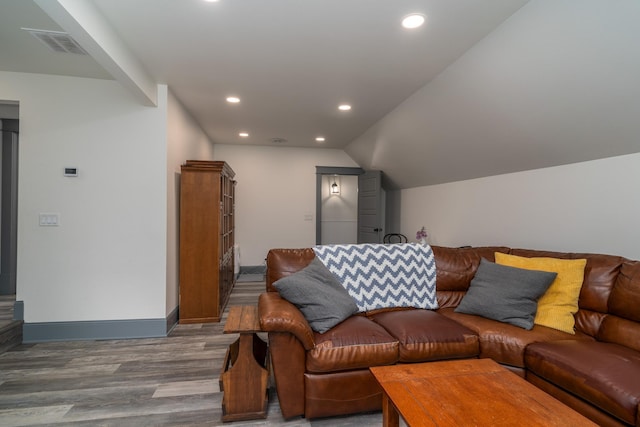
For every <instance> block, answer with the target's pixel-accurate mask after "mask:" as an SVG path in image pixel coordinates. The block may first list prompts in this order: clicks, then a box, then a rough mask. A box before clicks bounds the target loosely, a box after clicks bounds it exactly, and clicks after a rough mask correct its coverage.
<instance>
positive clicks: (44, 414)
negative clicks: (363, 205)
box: [0, 282, 382, 427]
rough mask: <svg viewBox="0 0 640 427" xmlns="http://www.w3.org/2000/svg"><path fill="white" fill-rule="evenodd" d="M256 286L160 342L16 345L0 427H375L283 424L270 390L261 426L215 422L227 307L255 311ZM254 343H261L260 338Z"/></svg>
mask: <svg viewBox="0 0 640 427" xmlns="http://www.w3.org/2000/svg"><path fill="white" fill-rule="evenodd" d="M263 291H264V282H262V283H250V282H240V283H237V284H236V286H235V288H234V290H233V292H232V294H231V296H230V299H229V304H228V306H227V309H226V310H225V312H224V313H223V316H222V321H221V322H220V323H204V324H188V325H177V326H176V327H175V328H174V329H173V330H172V331H171V332H170V333H169V336H168V337H166V338H148V339H129V340H100V341H69V342H47V343H37V344H22V345H18V346H17V347H13V348H11V349H9V350H8V351H6V352H4V353H0V426H2V427H10V426H43V425H46V426H91V427H95V426H127V427H128V426H136V427H137V426H154V427H155V426H231V427H244V426H269V427H278V426H286V427H303V426H304V427H355V426H358V427H360V426H373V427H377V426H381V425H382V415H381V413H379V412H378V413H371V414H359V415H353V416H346V417H332V418H328V419H319V420H307V419H304V418H301V417H296V418H294V419H291V420H284V419H283V418H282V414H281V413H280V407H279V405H278V397H277V393H276V391H275V388H273V387H271V388H270V392H269V408H268V414H267V418H266V419H264V420H250V421H236V422H232V423H222V421H221V417H222V407H221V402H222V393H221V392H220V390H219V382H218V377H219V375H220V370H221V367H222V364H223V361H224V357H225V354H226V351H227V347H228V346H229V344H231V343H232V342H234V341H235V340H236V339H237V338H238V336H237V334H223V329H224V322H225V320H226V319H227V316H228V311H229V310H228V307H230V306H232V305H257V301H258V295H259V294H260V293H261V292H263ZM260 336H261V337H262V338H263V339H265V340H266V338H267V335H266V334H264V333H261V334H260Z"/></svg>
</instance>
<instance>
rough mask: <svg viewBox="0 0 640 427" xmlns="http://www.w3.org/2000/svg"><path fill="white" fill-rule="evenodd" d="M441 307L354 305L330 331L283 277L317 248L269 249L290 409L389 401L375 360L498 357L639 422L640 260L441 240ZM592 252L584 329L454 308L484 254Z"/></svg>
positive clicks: (604, 420)
mask: <svg viewBox="0 0 640 427" xmlns="http://www.w3.org/2000/svg"><path fill="white" fill-rule="evenodd" d="M433 251H434V255H435V259H436V268H437V282H436V285H437V298H438V303H439V307H440V308H439V309H438V310H435V311H429V310H418V309H392V310H378V311H376V312H368V313H363V314H358V315H354V316H351V317H350V318H348V319H347V320H345V321H344V322H342V323H340V324H338V325H336V326H335V327H333V328H332V329H331V330H329V331H328V332H326V333H324V334H319V333H316V332H314V331H313V330H312V329H311V328H310V327H309V324H308V323H307V321H306V320H305V318H304V316H303V315H302V313H301V312H300V311H299V310H298V309H297V308H296V307H295V306H294V305H292V304H291V303H289V302H288V301H286V300H284V299H283V298H281V297H280V296H279V294H278V292H277V291H276V289H275V288H274V287H273V283H274V282H275V281H276V280H278V279H280V278H282V277H284V276H287V275H290V274H292V273H294V272H296V271H298V270H300V269H302V268H304V267H305V266H306V265H307V264H308V263H309V262H310V261H311V260H312V259H313V258H314V257H315V255H314V252H313V250H312V249H310V248H305V249H274V250H271V251H270V252H269V254H268V256H267V281H266V287H267V292H265V293H263V294H262V295H260V299H259V305H258V307H259V315H260V324H261V326H262V328H263V330H264V331H268V335H269V346H270V347H269V348H270V351H271V360H272V366H273V373H274V377H275V382H276V388H277V392H278V399H279V402H280V407H281V410H282V414H283V416H284V417H285V418H291V417H294V416H300V415H302V416H305V417H307V418H317V417H326V416H333V415H340V414H349V413H356V412H363V411H375V410H379V409H381V402H382V391H381V389H380V387H379V386H378V384H377V383H376V381H375V380H374V379H373V377H372V375H371V374H370V372H369V370H368V368H369V367H370V366H378V365H388V364H394V363H415V362H427V361H433V360H445V359H457V358H476V357H480V358H485V357H486V358H491V359H494V360H495V361H497V362H499V363H500V364H502V365H504V366H505V367H507V368H509V369H510V370H512V371H513V372H515V373H516V374H518V375H521V376H523V377H525V378H526V379H527V380H528V381H530V382H531V383H533V384H535V385H536V386H538V387H539V388H541V389H542V390H545V391H546V392H548V393H549V394H551V395H552V396H555V397H556V398H557V399H559V400H560V401H562V402H564V403H565V404H567V405H568V406H570V407H572V408H574V409H575V410H577V411H578V412H580V413H582V414H583V415H585V416H586V417H588V418H590V419H592V420H593V421H595V422H596V423H598V424H600V425H605V426H636V427H637V426H640V417H639V415H638V414H639V409H638V408H639V404H640V262H638V261H631V260H628V259H625V258H623V257H619V256H610V255H597V254H576V253H558V252H545V251H534V250H524V249H510V248H507V247H482V248H445V247H435V246H434V247H433ZM496 251H498V252H503V253H509V254H513V255H518V256H522V257H553V258H563V259H577V258H586V259H587V265H586V268H585V274H584V283H583V286H582V289H581V292H580V299H579V311H578V313H577V314H576V315H575V319H576V326H575V329H576V334H575V335H572V334H568V333H565V332H561V331H558V330H556V329H551V328H547V327H544V326H539V325H535V326H534V327H533V329H532V330H525V329H522V328H519V327H517V326H512V325H509V324H505V323H500V322H497V321H494V320H489V319H486V318H483V317H479V316H474V315H469V314H462V313H457V312H454V308H455V307H456V306H457V305H458V304H459V303H460V301H461V299H462V297H463V296H464V295H465V292H466V290H467V289H468V287H469V284H470V282H471V279H472V278H473V277H474V274H475V271H476V269H477V267H478V265H479V263H480V259H481V258H485V259H487V260H489V261H494V253H495V252H496Z"/></svg>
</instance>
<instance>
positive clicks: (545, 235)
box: [401, 154, 640, 259]
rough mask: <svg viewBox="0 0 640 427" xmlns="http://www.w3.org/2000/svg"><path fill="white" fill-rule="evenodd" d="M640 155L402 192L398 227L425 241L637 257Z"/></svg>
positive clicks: (639, 248) (639, 232)
mask: <svg viewBox="0 0 640 427" xmlns="http://www.w3.org/2000/svg"><path fill="white" fill-rule="evenodd" d="M638 183H640V154H631V155H626V156H619V157H612V158H607V159H602V160H593V161H589V162H584V163H576V164H572V165H567V166H558V167H552V168H546V169H538V170H533V171H527V172H519V173H512V174H507V175H499V176H493V177H488V178H479V179H474V180H469V181H460V182H454V183H450V184H440V185H433V186H427V187H417V188H412V189H408V190H402V192H401V206H402V208H401V223H402V230H403V233H405V234H406V235H407V236H408V237H410V238H413V237H415V233H416V231H417V230H418V229H419V228H420V227H421V226H423V225H424V226H426V228H427V231H428V232H429V233H430V237H429V243H431V244H435V245H443V246H462V245H472V246H482V245H506V246H510V247H521V248H528V249H548V250H556V251H562V252H592V253H608V254H613V255H622V256H626V257H628V258H631V259H640V244H638V242H640V227H639V226H638V218H640V192H639V191H638Z"/></svg>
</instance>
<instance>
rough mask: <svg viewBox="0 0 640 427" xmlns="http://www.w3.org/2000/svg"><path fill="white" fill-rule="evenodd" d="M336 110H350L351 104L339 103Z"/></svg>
mask: <svg viewBox="0 0 640 427" xmlns="http://www.w3.org/2000/svg"><path fill="white" fill-rule="evenodd" d="M338 110H341V111H349V110H351V105H349V104H341V105H339V106H338Z"/></svg>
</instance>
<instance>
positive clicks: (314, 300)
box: [273, 258, 358, 334]
mask: <svg viewBox="0 0 640 427" xmlns="http://www.w3.org/2000/svg"><path fill="white" fill-rule="evenodd" d="M273 286H274V287H275V288H276V289H277V290H278V292H279V293H280V296H282V298H284V299H286V300H287V301H289V302H290V303H292V304H293V305H295V306H296V307H298V308H299V309H300V311H301V312H302V314H303V315H304V317H305V318H306V319H307V322H309V326H311V329H313V330H314V331H316V332H319V333H321V334H322V333H325V332H327V331H328V330H329V329H331V328H332V327H334V326H335V325H337V324H338V323H340V322H342V321H343V320H345V319H346V318H348V317H349V316H351V315H352V314H355V313H357V312H358V306H357V305H356V302H355V301H354V299H353V298H352V297H351V295H349V293H348V292H347V290H346V289H345V288H343V287H342V285H341V284H340V282H339V281H338V279H337V277H336V276H335V275H334V274H333V273H332V272H330V271H329V269H328V268H327V267H325V266H324V264H323V263H322V262H321V261H320V260H319V259H318V258H314V259H313V261H311V263H310V264H309V265H308V266H306V267H305V268H303V269H302V270H300V271H297V272H295V273H293V274H292V275H290V276H287V277H283V278H282V279H280V280H277V281H276V282H274V283H273Z"/></svg>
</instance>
